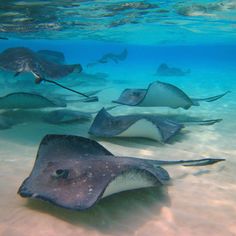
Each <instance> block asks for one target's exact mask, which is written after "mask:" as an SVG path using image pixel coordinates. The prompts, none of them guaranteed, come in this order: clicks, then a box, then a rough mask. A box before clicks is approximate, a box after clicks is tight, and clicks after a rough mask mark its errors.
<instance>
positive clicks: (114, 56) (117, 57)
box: [87, 49, 128, 67]
mask: <svg viewBox="0 0 236 236" xmlns="http://www.w3.org/2000/svg"><path fill="white" fill-rule="evenodd" d="M127 55H128V50H127V49H124V51H123V52H121V53H120V54H115V53H107V54H105V55H103V56H102V57H101V58H100V59H98V60H97V61H95V62H93V63H89V64H87V67H91V66H95V65H97V64H105V63H108V62H109V61H113V62H115V63H119V61H124V60H125V59H126V58H127Z"/></svg>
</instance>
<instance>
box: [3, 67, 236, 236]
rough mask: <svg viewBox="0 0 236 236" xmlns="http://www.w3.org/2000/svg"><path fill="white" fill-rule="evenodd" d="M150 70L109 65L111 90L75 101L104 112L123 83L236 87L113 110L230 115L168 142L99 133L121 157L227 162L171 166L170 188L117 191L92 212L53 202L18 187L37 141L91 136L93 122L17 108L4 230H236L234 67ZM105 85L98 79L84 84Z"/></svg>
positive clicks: (200, 89) (53, 233)
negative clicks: (166, 104)
mask: <svg viewBox="0 0 236 236" xmlns="http://www.w3.org/2000/svg"><path fill="white" fill-rule="evenodd" d="M124 71H125V69H124ZM150 71H151V70H150V68H147V70H146V71H145V70H143V71H142V72H140V71H136V72H135V73H134V72H132V73H128V72H126V73H122V72H121V73H113V71H110V76H109V78H108V79H109V80H110V82H109V83H108V84H107V85H106V86H105V87H106V88H107V89H105V90H103V91H102V92H101V93H99V94H98V96H99V97H100V98H101V102H100V103H91V104H85V103H73V104H72V105H71V107H72V108H74V109H78V110H82V111H95V110H99V109H100V108H101V107H103V106H110V105H112V104H111V103H110V101H111V100H114V99H116V98H117V97H118V96H119V94H120V92H121V91H122V89H124V88H126V87H135V86H141V87H146V86H147V85H148V83H149V82H151V81H154V80H157V79H161V80H162V81H165V82H171V83H174V84H176V85H178V86H179V87H181V88H182V89H183V90H184V91H186V92H187V93H188V94H191V95H194V96H196V97H200V96H202V97H206V96H213V95H216V94H220V93H222V92H224V91H226V90H231V91H232V92H231V93H230V94H228V95H226V96H225V97H224V98H222V99H221V100H218V101H215V102H212V103H202V104H201V106H199V107H193V108H191V109H189V110H187V111H185V110H182V109H177V110H172V109H166V108H165V109H163V108H161V109H160V108H146V109H145V108H130V107H119V108H116V109H114V110H112V111H111V112H112V114H128V113H129V114H130V113H135V112H148V113H149V112H150V113H156V114H157V113H161V114H168V115H171V116H172V117H174V116H186V117H198V118H202V119H214V118H222V119H223V121H222V122H220V123H217V124H215V125H213V126H187V127H186V128H185V129H184V130H183V132H182V133H181V134H180V135H178V136H177V137H176V138H175V139H174V140H172V141H171V142H170V143H168V144H165V145H163V144H160V143H157V142H155V141H151V140H145V139H138V138H135V139H127V138H126V139H121V138H119V139H96V140H98V141H99V142H100V143H101V144H102V145H104V146H105V147H106V148H107V149H109V150H110V151H111V152H113V153H114V154H116V155H127V156H134V157H141V158H148V159H161V160H179V159H184V160H187V159H199V158H202V157H219V158H225V159H226V161H225V162H220V163H218V164H216V165H213V166H205V167H204V166H203V167H183V166H173V167H166V169H167V170H168V172H169V173H170V175H171V177H172V183H171V185H170V186H167V187H165V186H164V187H160V188H152V189H141V190H137V191H129V192H124V193H120V194H116V195H113V196H110V197H107V198H105V199H103V200H102V201H101V202H99V203H98V204H97V205H96V206H95V207H94V208H92V209H90V210H88V211H85V212H75V211H70V210H65V209H62V208H59V207H56V206H53V205H51V204H49V203H46V202H41V201H35V200H27V199H24V198H21V197H20V196H19V195H17V190H18V188H19V186H20V184H21V183H22V181H23V180H24V179H25V178H26V177H27V176H28V175H29V173H30V171H31V169H32V167H33V164H34V160H35V156H36V153H37V148H38V144H39V142H40V140H41V139H42V137H43V136H44V135H45V134H48V133H60V134H76V135H82V136H85V137H88V134H87V131H88V128H89V126H90V123H89V122H87V123H81V124H80V123H78V124H65V125H60V126H58V125H49V124H46V123H43V122H42V121H41V120H40V119H38V118H37V117H39V116H40V115H39V113H40V111H24V112H23V111H22V112H19V114H18V115H19V116H20V117H21V121H22V120H23V121H22V122H21V123H19V124H18V125H15V126H13V127H12V128H11V129H6V130H0V162H1V165H0V189H1V190H0V191H1V198H0V209H1V210H0V235H1V236H15V235H18V236H19V235H27V236H28V235H34V236H41V235H42V236H44V235H47V236H60V235H63V236H70V235H86V236H95V235H96V236H98V235H117V236H123V235H124V236H125V235H129V236H131V235H136V236H144V235H145V236H146V235H147V236H149V235H150V236H153V235H165V236H167V235H173V236H176V235H181V236H184V235H186V236H193V235H197V236H198V235H199V236H204V235H207V236H209V235H214V236H222V235H223V236H230V235H236V181H235V180H236V178H235V172H236V146H235V140H236V132H235V130H236V122H235V117H236V109H235V107H236V93H235V91H236V82H235V80H233V77H234V78H235V72H233V70H232V71H230V70H228V72H227V73H226V72H225V70H219V71H216V70H212V71H205V70H199V71H198V73H195V74H194V73H193V74H191V75H190V76H189V77H183V78H157V77H155V76H154V75H152V74H151V73H150ZM112 74H113V75H112ZM147 75H148V76H147ZM128 78H131V79H130V82H127V81H129V80H128ZM112 81H113V82H112ZM134 81H135V83H134ZM138 81H140V82H138ZM98 88H99V87H98V86H97V85H96V86H90V87H87V88H84V89H90V90H96V89H98Z"/></svg>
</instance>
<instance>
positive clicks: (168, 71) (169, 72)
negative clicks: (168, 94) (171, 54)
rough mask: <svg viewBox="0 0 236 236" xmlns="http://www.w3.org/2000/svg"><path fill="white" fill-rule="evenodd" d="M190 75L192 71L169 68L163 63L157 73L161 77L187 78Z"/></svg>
mask: <svg viewBox="0 0 236 236" xmlns="http://www.w3.org/2000/svg"><path fill="white" fill-rule="evenodd" d="M189 73H190V69H188V70H186V71H184V70H182V69H180V68H176V67H169V66H168V65H167V64H165V63H162V64H161V65H160V66H159V67H158V69H157V72H156V75H159V76H185V75H187V74H189Z"/></svg>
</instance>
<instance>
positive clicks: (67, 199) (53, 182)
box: [18, 135, 223, 210]
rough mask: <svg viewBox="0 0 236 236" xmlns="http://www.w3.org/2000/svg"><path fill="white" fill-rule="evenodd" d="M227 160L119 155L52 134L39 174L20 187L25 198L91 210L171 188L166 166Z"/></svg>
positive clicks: (43, 148)
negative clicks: (123, 196)
mask: <svg viewBox="0 0 236 236" xmlns="http://www.w3.org/2000/svg"><path fill="white" fill-rule="evenodd" d="M222 160H223V159H201V160H188V161H158V160H146V159H139V158H133V157H121V156H114V155H113V154H112V153H111V152H110V151H108V150H107V149H105V148H104V147H103V146H101V145H100V144H99V143H97V142H96V141H93V140H91V139H87V138H83V137H79V136H72V135H69V136H67V135H47V136H45V137H44V138H43V140H42V141H41V144H40V146H39V150H38V154H37V158H36V160H35V164H34V167H33V170H32V172H31V174H30V176H29V177H28V178H26V179H25V180H24V182H23V183H22V185H21V186H20V188H19V190H18V193H19V194H20V195H21V196H22V197H28V198H35V199H42V200H45V201H48V202H51V203H53V204H55V205H58V206H60V207H64V208H69V209H75V210H86V209H88V208H90V207H92V206H94V205H95V204H96V203H97V202H98V201H99V200H100V199H101V198H104V197H106V196H109V195H112V194H115V193H118V192H122V191H127V190H132V189H139V188H146V187H153V186H159V185H162V184H167V183H168V181H169V179H170V177H169V174H168V172H167V171H166V170H165V169H163V168H162V167H161V165H173V164H182V165H191V166H200V165H208V164H213V163H216V162H218V161H222Z"/></svg>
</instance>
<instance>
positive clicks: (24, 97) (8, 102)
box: [0, 92, 66, 109]
mask: <svg viewBox="0 0 236 236" xmlns="http://www.w3.org/2000/svg"><path fill="white" fill-rule="evenodd" d="M44 107H66V104H65V103H64V102H63V101H61V100H59V99H57V100H56V99H52V98H47V97H43V96H42V95H39V94H34V93H25V92H19V93H10V94H7V95H5V96H3V97H0V109H14V108H18V109H35V108H44Z"/></svg>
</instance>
